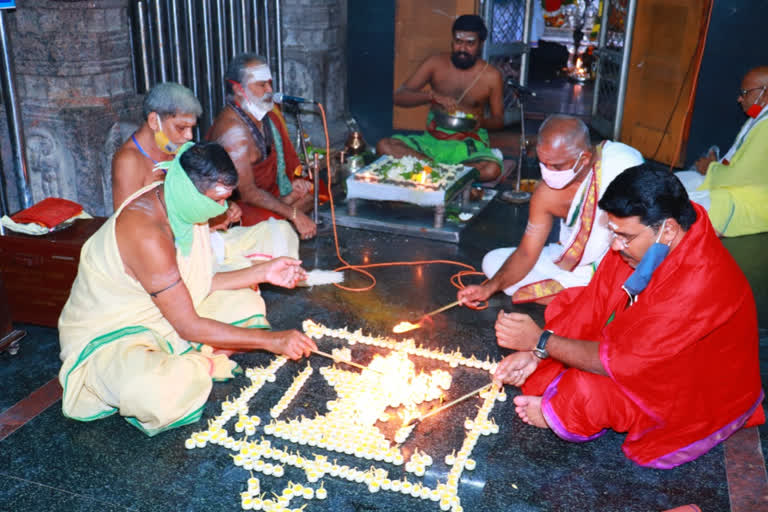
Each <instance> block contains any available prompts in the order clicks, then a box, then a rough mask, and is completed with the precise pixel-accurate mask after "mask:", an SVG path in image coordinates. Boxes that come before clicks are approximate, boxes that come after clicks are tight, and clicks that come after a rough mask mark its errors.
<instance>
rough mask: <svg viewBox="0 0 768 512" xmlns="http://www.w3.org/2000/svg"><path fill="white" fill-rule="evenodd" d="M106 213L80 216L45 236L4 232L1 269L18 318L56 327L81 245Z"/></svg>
mask: <svg viewBox="0 0 768 512" xmlns="http://www.w3.org/2000/svg"><path fill="white" fill-rule="evenodd" d="M105 220H106V219H105V218H104V217H97V218H94V219H80V220H77V221H75V223H74V224H73V225H72V226H71V227H69V228H66V229H64V230H62V231H59V232H56V233H51V234H48V235H45V236H31V235H24V234H21V233H15V232H13V231H10V230H8V229H6V230H5V235H1V236H0V272H2V276H3V281H5V289H6V292H7V294H8V300H9V302H10V307H11V314H12V317H13V321H14V322H25V323H30V324H37V325H45V326H48V327H56V326H57V323H58V320H59V314H61V310H62V308H63V307H64V303H65V302H66V301H67V298H68V297H69V291H70V289H71V288H72V283H73V282H74V280H75V276H76V275H77V265H78V263H79V261H80V249H81V248H82V246H83V244H84V243H85V241H86V240H87V239H88V238H89V237H90V236H91V235H92V234H93V233H95V232H96V230H97V229H99V227H101V225H102V224H103V223H104V221H105Z"/></svg>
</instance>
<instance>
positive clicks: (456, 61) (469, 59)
mask: <svg viewBox="0 0 768 512" xmlns="http://www.w3.org/2000/svg"><path fill="white" fill-rule="evenodd" d="M451 62H452V63H453V65H454V66H456V67H457V68H459V69H469V68H471V67H472V66H474V65H475V62H477V56H475V55H470V54H468V53H467V52H453V53H451Z"/></svg>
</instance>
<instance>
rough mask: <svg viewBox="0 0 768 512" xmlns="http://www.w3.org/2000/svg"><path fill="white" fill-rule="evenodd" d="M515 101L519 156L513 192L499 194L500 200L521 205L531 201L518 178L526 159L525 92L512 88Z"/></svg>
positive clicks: (528, 193) (529, 194) (529, 195)
mask: <svg viewBox="0 0 768 512" xmlns="http://www.w3.org/2000/svg"><path fill="white" fill-rule="evenodd" d="M513 90H514V91H515V95H516V96H517V101H518V102H519V103H520V156H519V157H518V160H517V177H516V178H515V190H507V191H506V192H504V193H502V194H501V198H502V199H504V200H505V201H508V202H510V203H516V204H523V203H527V202H528V201H530V200H531V193H530V192H524V191H522V190H520V176H521V174H522V171H523V163H525V157H526V147H525V146H526V144H525V92H523V91H520V90H518V89H517V88H513Z"/></svg>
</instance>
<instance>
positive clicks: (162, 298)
mask: <svg viewBox="0 0 768 512" xmlns="http://www.w3.org/2000/svg"><path fill="white" fill-rule="evenodd" d="M162 165H164V166H165V168H166V170H167V175H166V178H165V181H164V182H161V181H158V182H155V183H152V184H150V185H147V186H145V187H143V188H141V189H140V190H138V191H137V192H135V193H133V194H132V195H131V196H130V197H129V198H128V199H126V201H125V202H124V203H123V204H122V205H121V206H120V207H119V208H118V210H117V211H116V212H115V213H114V214H113V215H112V216H111V217H110V218H109V219H107V221H106V222H105V223H104V225H103V226H102V227H101V229H99V230H98V231H97V232H96V233H95V234H94V235H93V236H92V237H91V238H90V239H89V240H88V241H87V242H86V243H85V245H84V246H83V249H82V252H81V257H80V265H79V268H78V273H77V278H76V279H75V282H74V284H73V286H72V291H71V293H70V296H69V299H68V300H67V303H66V305H65V306H64V310H63V311H62V314H61V317H60V318H59V338H60V343H61V359H62V361H63V365H62V368H61V371H60V372H59V380H60V382H61V385H62V387H63V388H64V394H63V403H62V409H63V412H64V414H65V415H66V416H68V417H70V418H73V419H76V420H80V421H91V420H95V419H99V418H103V417H105V416H109V415H112V414H115V413H119V414H120V415H122V416H124V417H125V418H126V420H128V422H130V423H131V424H132V425H134V426H136V427H138V428H139V429H140V430H142V431H143V432H145V433H146V434H148V435H150V436H151V435H155V434H157V433H159V432H162V431H164V430H167V429H170V428H174V427H178V426H181V425H186V424H188V423H192V422H195V421H197V420H198V419H199V418H200V416H201V415H202V410H203V407H204V405H205V402H206V399H207V398H208V395H209V393H210V391H211V388H212V385H213V381H214V380H219V379H229V378H231V377H233V375H234V374H235V373H236V372H237V371H238V367H237V365H236V364H235V362H233V361H232V360H230V359H229V357H228V354H230V353H232V352H233V351H248V350H267V351H269V352H273V353H276V354H283V355H285V356H287V357H289V358H292V359H298V358H300V357H302V356H307V355H309V354H310V351H311V350H313V349H316V346H315V344H314V342H313V341H312V340H310V339H309V338H308V337H306V336H305V335H304V334H302V333H300V332H298V331H295V330H290V331H271V330H270V329H269V327H270V326H269V324H268V322H267V319H266V316H265V313H266V309H265V304H264V300H263V299H262V297H261V295H260V294H259V291H258V286H254V285H258V284H259V283H271V284H274V285H277V286H284V287H289V288H290V287H293V286H295V285H296V283H297V282H299V281H301V280H303V279H305V278H306V272H305V271H304V270H303V269H302V268H301V264H300V263H301V262H300V261H298V260H296V259H293V258H289V257H281V258H275V259H272V260H269V261H266V262H262V263H257V264H253V265H251V266H248V267H247V268H244V269H241V270H236V271H230V272H216V271H215V265H214V255H213V250H212V248H211V237H210V231H209V226H208V221H209V219H211V218H213V217H216V216H217V215H221V214H222V213H224V212H225V211H226V210H227V201H226V199H227V198H228V197H229V196H230V194H231V193H232V190H233V189H234V188H235V187H236V186H237V171H236V170H235V167H234V165H233V164H232V161H231V160H230V158H229V156H228V155H227V152H226V151H224V149H223V148H222V147H221V146H219V145H218V144H215V143H209V144H198V145H194V144H193V143H191V142H190V143H187V144H185V145H184V146H182V148H181V149H180V150H179V153H178V154H177V155H176V157H175V158H174V159H173V160H172V161H170V162H168V163H163V164H162Z"/></svg>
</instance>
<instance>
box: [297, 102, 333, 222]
mask: <svg viewBox="0 0 768 512" xmlns="http://www.w3.org/2000/svg"><path fill="white" fill-rule="evenodd" d="M292 108H294V109H295V110H294V111H293V112H294V114H295V115H296V126H297V128H298V130H299V146H300V149H301V153H302V154H303V155H304V163H305V165H306V166H307V172H308V173H309V178H310V179H311V180H312V183H313V187H312V188H313V189H314V190H313V195H314V203H313V206H314V208H313V211H312V221H313V222H314V223H315V226H317V233H318V234H319V233H320V230H321V228H324V227H325V226H323V220H322V219H321V218H320V212H319V211H318V208H319V206H320V198H319V193H320V158H319V156H318V154H317V153H315V161H314V165H315V170H314V172H312V170H311V169H312V164H311V163H310V161H309V151H307V142H306V140H305V139H304V125H303V124H302V123H301V109H300V108H299V106H298V105H292ZM325 157H326V158H330V155H325Z"/></svg>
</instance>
